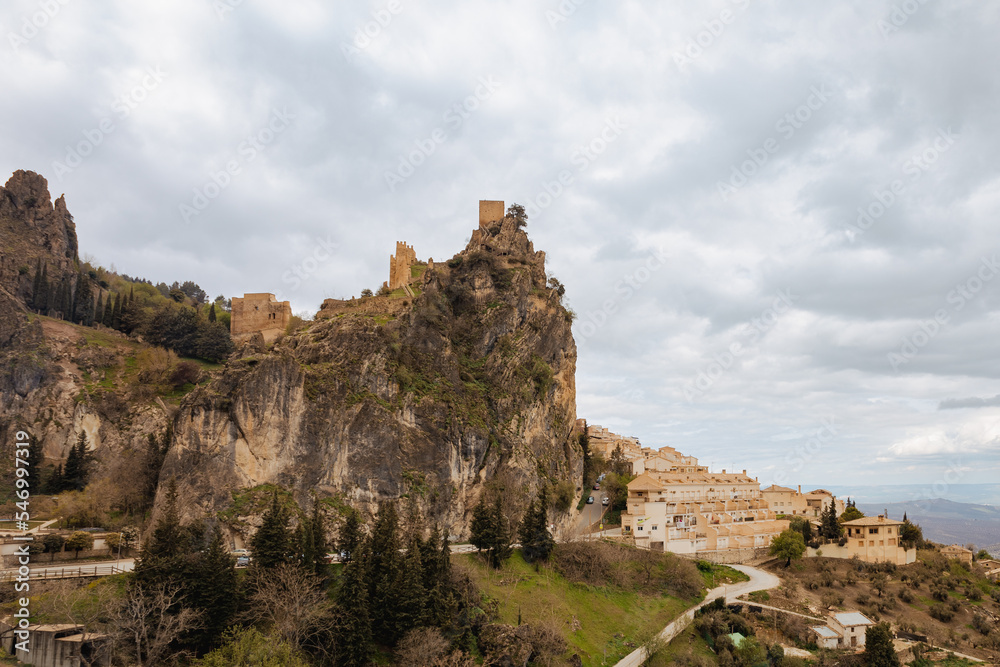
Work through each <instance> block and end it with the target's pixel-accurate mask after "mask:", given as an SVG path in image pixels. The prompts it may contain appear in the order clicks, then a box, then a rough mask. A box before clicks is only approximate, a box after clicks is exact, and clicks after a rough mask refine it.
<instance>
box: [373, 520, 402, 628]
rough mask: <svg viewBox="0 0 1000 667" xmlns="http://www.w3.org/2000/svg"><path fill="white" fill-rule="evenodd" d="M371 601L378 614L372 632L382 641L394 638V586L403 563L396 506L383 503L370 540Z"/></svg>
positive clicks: (374, 619)
mask: <svg viewBox="0 0 1000 667" xmlns="http://www.w3.org/2000/svg"><path fill="white" fill-rule="evenodd" d="M368 543H369V545H370V546H369V547H368V552H369V553H368V554H367V556H368V559H369V561H368V565H367V567H366V568H365V570H366V574H367V577H368V599H369V601H370V603H371V608H372V609H378V610H379V614H378V615H377V616H375V617H374V618H373V619H372V630H373V631H374V632H375V634H376V635H378V636H379V637H383V636H384V637H389V636H394V632H395V630H394V628H393V625H394V617H395V609H396V591H395V585H396V582H397V581H398V578H399V570H400V569H401V568H402V562H401V560H402V559H401V558H400V554H399V516H398V514H397V513H396V505H395V503H393V502H391V501H384V502H382V503H381V504H380V505H379V508H378V517H376V519H375V527H374V528H373V529H372V534H371V538H370V539H369V540H368Z"/></svg>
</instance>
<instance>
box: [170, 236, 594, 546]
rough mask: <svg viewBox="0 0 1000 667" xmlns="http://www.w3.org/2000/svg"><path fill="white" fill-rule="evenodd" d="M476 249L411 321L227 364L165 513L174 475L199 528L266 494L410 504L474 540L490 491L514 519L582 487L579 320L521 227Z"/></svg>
mask: <svg viewBox="0 0 1000 667" xmlns="http://www.w3.org/2000/svg"><path fill="white" fill-rule="evenodd" d="M483 236H485V235H483V234H479V235H477V234H474V235H473V239H472V241H471V242H470V244H469V246H468V247H467V248H466V249H465V250H464V251H462V252H461V253H459V254H458V255H456V256H455V257H454V258H452V260H450V261H449V262H446V263H445V262H442V263H437V264H435V265H434V267H433V268H428V270H427V271H426V272H425V274H424V276H423V279H422V283H421V285H420V286H419V287H420V288H421V290H422V291H421V292H420V294H419V295H418V296H417V297H416V298H415V299H413V300H412V302H409V301H410V300H409V299H407V301H408V306H407V308H405V309H403V310H402V311H400V310H399V309H390V311H389V312H387V314H385V315H379V314H378V313H375V312H373V311H372V310H371V309H370V308H367V307H365V306H364V304H365V301H366V300H365V299H360V300H357V301H358V302H359V307H358V309H357V312H356V313H352V312H351V310H350V307H349V306H347V305H345V306H344V307H343V308H342V309H340V310H339V311H338V314H337V315H336V316H334V317H331V318H330V319H324V320H318V321H315V322H312V323H311V324H309V325H308V326H307V327H305V328H304V329H301V330H299V331H298V332H296V333H294V334H292V335H289V336H286V337H284V338H283V339H281V340H279V341H278V342H276V343H275V344H274V345H273V347H272V348H271V349H270V350H269V351H267V352H263V353H261V352H257V353H248V352H247V351H244V352H243V355H244V356H243V357H242V358H239V359H233V360H231V361H230V362H229V364H227V367H226V369H225V371H224V372H223V373H222V374H221V375H220V376H219V377H217V378H216V379H215V380H214V381H213V382H211V383H210V384H208V385H206V386H204V387H201V388H199V389H197V390H196V391H195V392H194V393H192V394H191V395H190V396H189V397H188V398H187V399H186V400H185V401H184V402H183V403H182V405H181V408H180V412H179V414H178V416H177V419H176V420H175V423H174V441H173V446H172V447H171V450H170V452H169V453H168V455H167V460H166V462H165V464H164V468H163V471H162V474H161V477H160V480H161V486H160V488H161V491H160V498H159V499H158V504H159V502H160V501H162V496H163V493H164V488H165V486H166V485H165V484H163V481H164V480H167V479H170V478H175V479H176V480H177V484H178V491H179V498H180V502H181V510H182V513H183V514H184V515H185V516H186V517H187V518H191V519H193V518H200V517H204V516H206V515H207V516H209V517H215V516H219V513H220V512H225V510H226V509H227V508H229V507H230V506H231V505H232V504H233V493H234V492H239V491H240V490H242V489H246V488H247V487H254V486H257V485H260V484H265V483H276V484H280V485H282V486H285V487H287V488H291V489H292V490H293V492H294V493H295V494H296V495H297V496H298V497H299V500H300V501H306V500H307V497H308V494H309V493H310V492H311V491H312V490H316V491H318V492H319V493H320V495H329V496H337V497H340V498H341V499H342V500H344V501H345V502H349V503H351V504H352V505H354V506H356V507H359V508H361V509H362V510H365V511H372V510H374V508H375V506H376V505H377V503H378V502H379V501H380V500H383V499H392V498H399V497H401V496H404V495H405V496H407V497H408V498H412V499H413V500H415V501H416V503H417V505H418V506H419V508H420V509H421V511H422V512H423V513H424V514H425V516H427V517H428V518H429V519H431V520H434V521H439V522H441V523H442V525H443V526H444V527H445V528H447V529H449V530H450V531H451V532H452V533H453V534H466V533H467V528H466V527H467V523H468V517H469V515H470V513H471V509H472V507H473V506H474V504H475V503H476V501H477V500H478V498H479V495H480V493H481V492H482V490H483V487H484V486H485V485H487V484H498V485H502V487H503V491H504V496H505V497H506V498H507V499H509V500H510V501H511V502H512V503H513V504H515V505H518V506H519V507H523V506H524V505H525V504H526V503H527V502H528V501H529V500H530V499H531V498H532V497H533V494H534V493H535V491H536V490H537V488H538V486H539V484H541V483H542V482H543V481H544V482H548V483H550V484H557V483H559V482H564V483H569V484H572V485H573V487H574V488H575V487H576V486H578V485H579V480H580V478H581V476H582V454H581V452H580V449H579V445H578V444H577V442H576V437H575V433H574V432H573V430H574V426H575V421H576V388H575V382H574V376H575V370H576V346H575V343H574V341H573V337H572V333H571V330H570V325H571V321H570V316H569V314H568V312H567V311H566V310H565V309H564V308H563V307H562V305H560V303H559V298H558V295H557V294H555V293H554V292H553V291H552V290H550V289H548V288H547V287H546V285H545V270H544V254H543V253H536V252H535V251H534V249H533V248H532V247H531V243H530V241H529V240H528V238H527V235H526V234H525V233H524V232H523V231H522V230H519V229H517V227H516V225H515V224H514V222H513V221H512V220H505V221H504V222H503V224H502V225H499V226H498V227H497V228H496V229H495V233H492V234H489V235H488V237H487V238H483ZM376 298H378V297H376ZM373 303H376V304H377V303H378V302H377V301H375V302H373ZM237 356H239V355H237ZM568 519H569V515H568V514H566V515H564V516H562V517H557V521H560V522H563V523H567V524H568Z"/></svg>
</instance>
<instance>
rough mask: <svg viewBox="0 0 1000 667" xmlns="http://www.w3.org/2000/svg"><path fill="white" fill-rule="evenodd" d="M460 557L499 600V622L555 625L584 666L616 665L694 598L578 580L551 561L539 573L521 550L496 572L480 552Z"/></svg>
mask: <svg viewBox="0 0 1000 667" xmlns="http://www.w3.org/2000/svg"><path fill="white" fill-rule="evenodd" d="M455 558H456V559H461V561H462V562H464V563H465V564H467V565H468V570H469V573H470V576H472V578H473V580H474V581H475V583H476V585H477V586H478V587H479V590H480V591H482V592H483V594H484V595H486V596H488V597H489V598H490V599H493V600H497V601H498V602H499V605H500V606H499V614H500V619H499V622H501V623H507V624H510V625H517V622H518V616H519V615H520V617H521V620H522V622H524V623H532V624H541V623H548V624H551V625H552V626H554V628H555V629H556V630H557V631H558V632H560V633H561V634H562V636H563V637H564V638H565V639H566V642H567V643H568V644H569V647H570V648H569V650H568V651H567V652H566V654H565V656H564V657H567V658H568V657H569V656H571V655H572V654H574V653H577V654H579V655H580V657H581V658H582V659H583V664H584V665H590V666H596V665H605V664H607V665H613V664H615V663H616V662H618V660H620V659H621V658H623V657H624V656H626V655H628V654H629V653H631V652H632V651H633V650H635V648H636V646H637V640H638V638H640V637H648V636H651V635H652V634H653V633H654V632H658V631H659V630H661V629H663V627H664V626H666V625H667V624H668V623H670V621H672V620H673V619H674V618H676V617H677V616H678V615H680V613H681V612H683V611H684V610H685V609H687V608H688V607H689V606H691V604H693V603H694V601H691V600H680V599H678V598H675V597H669V596H649V595H640V594H638V593H632V592H626V591H622V590H619V589H616V588H612V587H609V586H608V587H603V586H602V587H598V586H588V585H586V584H576V583H573V582H571V581H569V580H567V579H566V578H564V577H563V576H562V575H560V574H559V573H558V572H556V570H555V569H554V568H552V567H550V566H548V565H542V566H541V567H540V568H539V570H538V571H537V572H536V571H535V568H534V566H533V565H529V564H527V563H525V562H524V559H523V558H522V557H521V553H520V551H515V552H514V555H513V556H512V557H511V558H510V560H509V561H507V563H506V564H505V565H504V567H503V568H502V569H500V570H496V571H493V570H490V569H489V568H488V566H486V565H485V564H484V563H483V562H482V561H481V560H480V559H479V557H478V556H477V555H475V554H468V555H462V556H456V557H455ZM616 635H617V637H616ZM605 652H606V654H607V662H605Z"/></svg>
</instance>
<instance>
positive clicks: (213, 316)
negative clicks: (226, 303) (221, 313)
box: [208, 303, 215, 322]
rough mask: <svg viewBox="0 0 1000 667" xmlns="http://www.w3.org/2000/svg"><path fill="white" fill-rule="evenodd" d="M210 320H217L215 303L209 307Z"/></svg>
mask: <svg viewBox="0 0 1000 667" xmlns="http://www.w3.org/2000/svg"><path fill="white" fill-rule="evenodd" d="M208 321H209V322H214V321H215V304H214V303H213V304H212V305H211V306H210V307H209V309H208Z"/></svg>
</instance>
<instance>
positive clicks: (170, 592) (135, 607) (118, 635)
mask: <svg viewBox="0 0 1000 667" xmlns="http://www.w3.org/2000/svg"><path fill="white" fill-rule="evenodd" d="M182 596H183V593H182V591H181V589H180V588H179V587H177V586H172V585H169V584H158V585H155V586H149V587H145V588H143V587H139V586H136V585H134V584H132V585H129V586H128V587H127V588H126V590H125V596H124V598H122V599H121V600H120V601H119V603H118V605H117V606H116V607H115V608H114V610H113V612H112V618H113V622H114V627H115V629H116V631H115V632H114V634H113V635H112V639H113V643H114V645H115V649H116V650H115V655H116V656H121V657H126V658H128V659H131V660H134V661H135V664H137V665H139V667H142V666H143V665H159V664H161V663H162V662H163V661H165V660H166V658H167V656H168V655H169V656H170V659H171V660H173V661H176V660H178V659H180V658H183V657H187V656H188V655H189V653H188V652H185V651H177V650H176V647H175V646H172V644H173V643H174V642H175V641H176V640H177V639H178V638H180V637H181V635H183V634H184V633H185V632H187V631H189V630H192V629H194V628H196V627H197V626H198V623H199V616H200V614H199V613H198V612H197V611H195V610H194V609H190V608H187V607H182V606H181V605H180V602H181V598H182Z"/></svg>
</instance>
